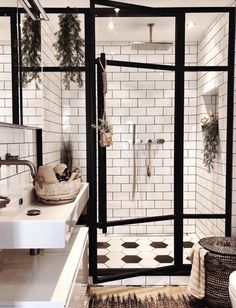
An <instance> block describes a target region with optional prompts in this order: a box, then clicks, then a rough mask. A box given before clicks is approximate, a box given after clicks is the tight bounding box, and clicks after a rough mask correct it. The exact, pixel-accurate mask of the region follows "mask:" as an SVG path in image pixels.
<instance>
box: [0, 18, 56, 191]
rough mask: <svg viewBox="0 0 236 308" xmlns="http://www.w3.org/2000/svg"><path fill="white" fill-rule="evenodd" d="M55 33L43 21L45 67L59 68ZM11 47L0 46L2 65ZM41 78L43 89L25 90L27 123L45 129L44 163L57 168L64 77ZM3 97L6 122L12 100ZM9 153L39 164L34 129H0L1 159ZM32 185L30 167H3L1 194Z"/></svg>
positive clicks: (3, 113) (0, 116)
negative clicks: (54, 47)
mask: <svg viewBox="0 0 236 308" xmlns="http://www.w3.org/2000/svg"><path fill="white" fill-rule="evenodd" d="M53 33H54V30H53V29H52V28H51V26H50V24H49V23H48V22H42V45H43V54H42V61H43V65H45V66H46V65H52V66H54V65H55V66H56V65H57V62H56V60H55V56H54V51H53V50H52V43H53V40H52V38H53V37H54V35H53ZM54 39H55V38H54ZM5 43H6V42H5ZM8 47H10V46H9V43H8V44H6V46H5V45H4V46H2V45H1V46H0V65H2V64H1V63H2V62H1V53H3V52H5V53H6V54H7V55H10V53H9V48H8ZM8 60H9V61H8V63H10V57H9V59H8ZM6 74H8V75H9V76H10V75H11V74H10V72H9V73H7V72H6V73H5V71H4V78H5V77H6V76H7V75H6ZM0 76H1V75H0ZM41 77H42V87H40V89H36V85H35V83H34V82H31V83H30V84H29V85H28V86H27V88H26V89H24V91H23V103H24V124H25V125H28V126H32V127H40V128H42V129H43V162H44V164H52V165H55V164H57V163H58V162H60V149H61V142H62V99H61V93H62V86H61V74H60V73H45V72H44V73H43V74H42V76H41ZM6 80H7V78H6ZM1 83H4V84H6V81H1V82H0V84H1ZM1 93H2V91H1ZM3 93H4V91H3ZM3 96H4V95H3ZM3 96H2V94H1V100H0V104H4V105H1V114H0V119H1V121H3V122H9V121H8V118H6V115H5V110H6V111H7V110H8V109H7V108H2V107H3V106H4V107H7V106H8V105H9V108H10V109H11V108H12V107H11V105H12V100H11V99H5V98H3V99H2V97H3ZM7 104H8V105H7ZM3 115H4V117H3ZM10 122H12V121H10ZM7 152H10V153H11V154H12V155H19V156H20V159H28V160H31V161H33V162H34V163H35V164H36V133H35V130H33V129H27V128H22V127H19V128H16V127H14V128H11V127H6V126H4V125H3V126H0V156H1V157H2V158H4V157H5V155H6V153H7ZM30 182H32V179H31V177H30V173H29V170H28V168H27V167H24V166H23V167H22V166H20V167H18V169H16V168H15V167H14V166H10V167H7V166H3V167H1V168H0V193H1V194H17V193H21V188H22V187H24V186H25V187H28V189H29V190H32V185H31V186H29V185H28V184H29V183H30Z"/></svg>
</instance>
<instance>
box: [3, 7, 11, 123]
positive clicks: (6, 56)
mask: <svg viewBox="0 0 236 308" xmlns="http://www.w3.org/2000/svg"><path fill="white" fill-rule="evenodd" d="M5 14H6V13H4V10H3V11H2V10H1V9H0V91H1V95H0V110H1V112H0V122H4V123H13V116H12V74H11V71H12V67H11V65H12V59H11V17H10V16H4V15H5Z"/></svg>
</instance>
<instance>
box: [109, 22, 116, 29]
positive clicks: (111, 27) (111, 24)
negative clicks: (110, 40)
mask: <svg viewBox="0 0 236 308" xmlns="http://www.w3.org/2000/svg"><path fill="white" fill-rule="evenodd" d="M107 27H108V28H109V29H110V30H113V29H114V28H115V24H114V22H113V21H110V22H109V23H108V24H107Z"/></svg>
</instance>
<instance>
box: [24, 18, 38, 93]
mask: <svg viewBox="0 0 236 308" xmlns="http://www.w3.org/2000/svg"><path fill="white" fill-rule="evenodd" d="M21 54H22V66H23V67H31V68H36V67H40V65H41V22H40V20H32V18H31V17H30V16H29V15H28V14H25V16H24V20H23V26H22V40H21ZM32 80H35V84H36V88H37V89H39V84H41V78H40V73H39V72H34V71H31V72H23V73H22V86H23V87H26V86H27V84H28V83H30V82H31V81H32Z"/></svg>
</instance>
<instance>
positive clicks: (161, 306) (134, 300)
mask: <svg viewBox="0 0 236 308" xmlns="http://www.w3.org/2000/svg"><path fill="white" fill-rule="evenodd" d="M193 307H195V308H207V306H206V305H205V304H204V302H202V301H199V300H195V299H193V298H191V297H190V296H188V295H184V294H181V295H179V296H178V297H173V296H171V295H166V294H165V293H158V294H157V295H156V296H146V297H145V298H144V299H140V298H138V297H137V295H136V294H135V293H133V294H129V295H128V296H126V297H124V296H120V295H116V294H112V295H108V296H107V297H106V298H104V297H102V296H101V295H97V294H96V293H92V294H91V296H90V300H89V308H193Z"/></svg>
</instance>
